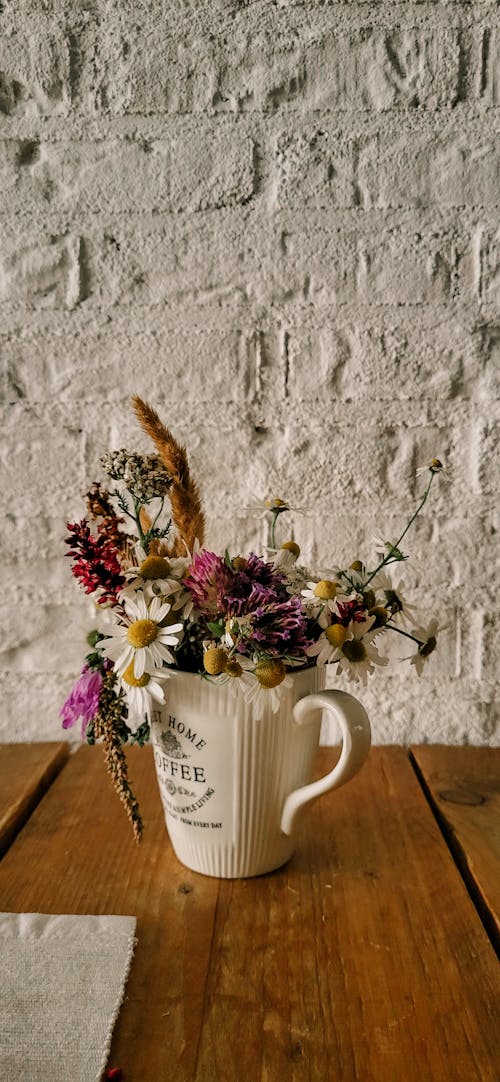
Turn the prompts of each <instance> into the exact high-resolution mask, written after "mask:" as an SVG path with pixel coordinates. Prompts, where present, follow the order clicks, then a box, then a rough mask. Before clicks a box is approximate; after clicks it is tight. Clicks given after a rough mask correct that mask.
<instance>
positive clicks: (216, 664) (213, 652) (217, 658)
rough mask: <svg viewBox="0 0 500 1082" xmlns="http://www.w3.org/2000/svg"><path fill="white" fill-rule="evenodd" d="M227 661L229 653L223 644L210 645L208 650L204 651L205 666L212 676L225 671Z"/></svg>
mask: <svg viewBox="0 0 500 1082" xmlns="http://www.w3.org/2000/svg"><path fill="white" fill-rule="evenodd" d="M227 662H228V655H227V652H226V650H224V649H223V648H222V646H209V648H208V650H205V651H204V654H203V668H204V669H205V672H207V673H210V675H211V676H219V674H220V673H221V672H224V669H225V668H226V663H227Z"/></svg>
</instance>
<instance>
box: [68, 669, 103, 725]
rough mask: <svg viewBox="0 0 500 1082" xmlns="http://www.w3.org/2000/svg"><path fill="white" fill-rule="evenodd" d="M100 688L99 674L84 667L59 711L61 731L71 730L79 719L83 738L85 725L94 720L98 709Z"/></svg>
mask: <svg viewBox="0 0 500 1082" xmlns="http://www.w3.org/2000/svg"><path fill="white" fill-rule="evenodd" d="M101 688H102V676H101V674H100V672H95V671H92V669H89V666H88V665H84V666H83V669H82V671H81V674H80V676H79V677H78V680H77V681H76V684H75V686H74V687H73V689H72V691H70V693H69V695H68V698H67V699H66V702H65V703H64V705H63V706H62V707H61V710H60V711H59V715H60V717H61V718H62V726H63V729H71V727H72V726H73V725H75V724H76V722H77V721H79V719H80V718H81V719H82V737H85V731H86V728H87V725H88V723H89V721H93V720H94V718H95V716H96V714H97V711H98V709H99V696H100V694H101Z"/></svg>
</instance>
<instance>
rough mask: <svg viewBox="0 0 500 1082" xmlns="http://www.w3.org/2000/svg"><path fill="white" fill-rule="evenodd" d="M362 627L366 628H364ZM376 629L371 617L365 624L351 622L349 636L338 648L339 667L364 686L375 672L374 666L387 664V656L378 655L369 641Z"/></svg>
mask: <svg viewBox="0 0 500 1082" xmlns="http://www.w3.org/2000/svg"><path fill="white" fill-rule="evenodd" d="M370 625H371V626H370ZM364 627H365V628H368V629H367V630H364ZM377 630H378V629H377V628H376V627H375V626H374V625H373V624H371V618H370V621H367V622H366V624H365V625H363V624H356V623H353V624H352V628H351V632H352V634H351V637H350V638H347V639H346V640H345V642H344V644H343V645H342V646H341V648H340V654H339V659H338V660H339V669H340V670H341V671H344V672H345V674H346V676H347V677H348V678H349V679H351V680H354V681H358V682H359V683H360V684H363V686H364V687H366V681H367V677H368V676H370V675H371V674H372V673H374V672H375V669H374V666H375V665H387V664H388V661H389V659H388V658H386V657H381V656H380V654H379V653H378V650H377V649H376V647H375V646H374V645H373V642H371V641H370V640H371V638H372V637H373V636H374V635H376V633H377Z"/></svg>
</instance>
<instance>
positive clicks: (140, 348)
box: [0, 320, 256, 409]
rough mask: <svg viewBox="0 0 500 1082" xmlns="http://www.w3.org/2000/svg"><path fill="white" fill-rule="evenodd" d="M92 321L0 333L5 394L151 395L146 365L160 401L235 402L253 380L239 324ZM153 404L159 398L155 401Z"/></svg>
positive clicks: (29, 397) (11, 398) (43, 399)
mask: <svg viewBox="0 0 500 1082" xmlns="http://www.w3.org/2000/svg"><path fill="white" fill-rule="evenodd" d="M130 323H131V326H130V329H129V330H127V331H124V330H123V329H121V330H117V329H114V328H113V329H110V328H106V327H104V328H101V329H100V330H98V331H95V330H94V329H93V328H90V329H89V330H83V331H82V332H81V333H76V332H75V331H72V332H70V331H68V332H67V333H66V334H64V335H59V334H58V335H56V336H55V335H54V333H53V331H50V330H49V331H47V330H39V331H37V332H36V333H35V334H26V333H18V334H15V335H12V336H10V337H4V338H3V339H0V360H1V367H2V375H3V377H4V384H3V387H2V398H3V400H4V401H6V402H11V403H15V402H18V401H24V402H28V403H29V404H31V405H32V404H39V403H50V402H53V401H57V402H60V403H62V402H67V403H68V404H70V405H71V403H72V402H74V401H82V400H88V399H90V400H91V401H92V400H95V399H100V398H102V399H106V400H107V401H110V402H114V403H117V404H118V408H119V409H121V403H122V402H123V398H124V396H125V395H127V394H129V395H131V394H133V393H136V394H139V395H141V396H142V397H145V398H148V397H149V396H150V395H151V371H152V365H154V368H155V371H156V372H157V373H158V377H159V379H160V380H161V386H155V391H154V393H155V395H156V396H157V395H160V396H163V394H165V393H166V395H167V399H168V404H169V405H170V404H171V403H179V402H183V401H185V400H186V399H192V400H196V399H198V400H202V401H209V400H210V399H213V400H215V401H218V402H226V403H231V402H232V403H235V402H243V401H245V399H246V397H247V395H248V394H249V393H250V389H252V391H253V390H254V388H255V381H256V375H255V363H256V362H255V357H251V356H249V355H248V354H247V352H246V351H245V350H242V349H241V348H240V347H241V341H242V339H244V338H245V332H238V331H237V330H233V329H230V330H229V329H227V328H222V327H220V328H218V329H217V330H206V329H204V328H203V327H200V328H198V329H197V330H195V329H194V328H192V327H189V326H188V327H186V326H184V327H175V326H173V327H169V328H168V329H164V330H162V329H160V328H149V327H142V328H141V327H140V326H139V325H138V324H139V321H138V320H136V321H135V327H134V325H133V321H130ZM158 408H159V406H158Z"/></svg>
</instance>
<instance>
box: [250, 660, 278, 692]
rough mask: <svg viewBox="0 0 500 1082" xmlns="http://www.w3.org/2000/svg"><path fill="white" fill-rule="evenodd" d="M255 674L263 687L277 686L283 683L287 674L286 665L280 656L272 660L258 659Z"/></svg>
mask: <svg viewBox="0 0 500 1082" xmlns="http://www.w3.org/2000/svg"><path fill="white" fill-rule="evenodd" d="M254 672H255V676H256V677H257V680H258V681H259V684H260V686H261V687H263V688H276V687H278V685H279V684H282V683H283V680H284V679H285V676H286V667H285V664H284V662H283V661H281V660H280V659H279V658H277V659H276V660H271V661H258V662H257V664H256V666H255V669H254Z"/></svg>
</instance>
